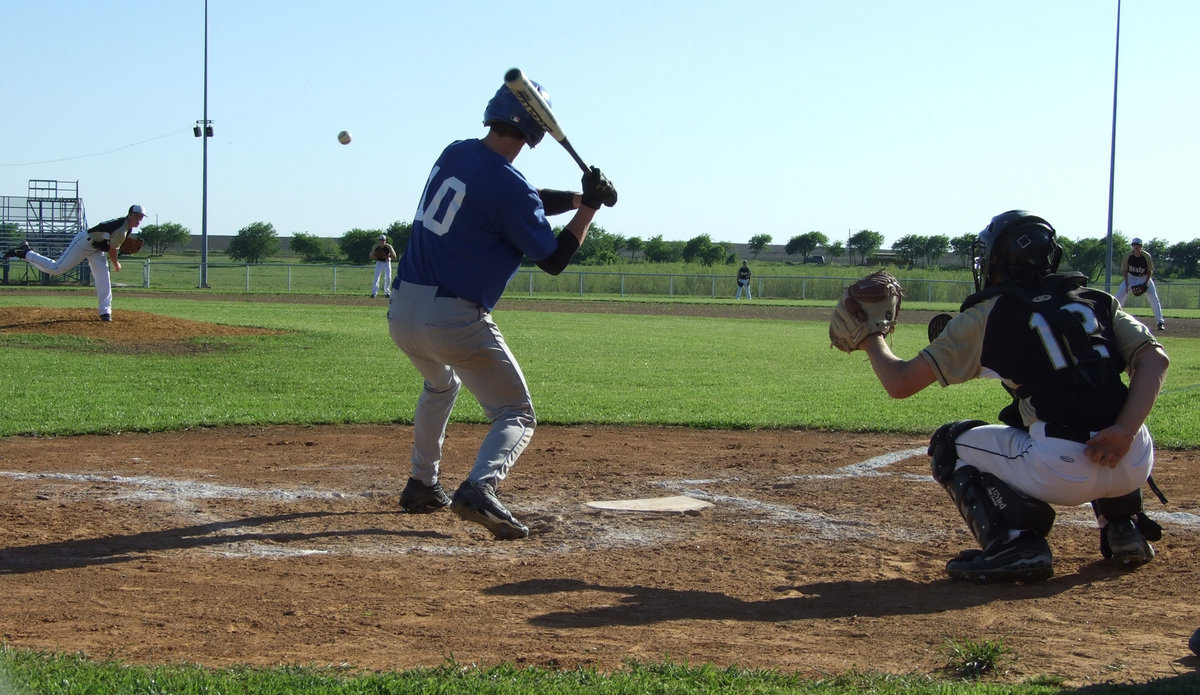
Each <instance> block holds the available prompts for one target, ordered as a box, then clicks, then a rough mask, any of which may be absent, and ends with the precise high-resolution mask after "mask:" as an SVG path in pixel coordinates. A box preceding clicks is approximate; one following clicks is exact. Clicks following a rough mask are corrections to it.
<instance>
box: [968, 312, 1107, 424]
mask: <svg viewBox="0 0 1200 695" xmlns="http://www.w3.org/2000/svg"><path fill="white" fill-rule="evenodd" d="M1113 301H1114V300H1113V297H1112V296H1111V295H1108V294H1106V293H1104V292H1099V291H1097V290H1089V289H1076V290H1073V291H1071V292H1067V293H1063V292H1061V291H1060V292H1053V291H1051V292H1044V293H1040V294H1038V293H1035V294H1033V295H1032V296H1030V297H1028V298H1020V297H1018V296H1016V295H1011V294H1002V295H1001V296H1000V297H999V298H998V299H997V300H996V303H995V305H994V306H993V307H992V310H991V311H990V312H988V318H987V328H986V330H985V331H984V339H983V350H982V353H981V355H980V362H981V364H982V365H983V367H984V368H986V369H991V370H992V371H994V372H996V373H997V374H999V375H1000V376H1001V377H1002V378H1004V379H1005V380H1006V381H1008V382H1009V383H1011V384H1015V385H1018V388H1017V389H1016V393H1017V396H1018V397H1020V398H1028V399H1029V405H1030V406H1032V408H1033V410H1034V412H1035V413H1036V416H1037V418H1038V419H1039V420H1044V421H1046V422H1053V423H1058V424H1063V425H1071V426H1074V427H1080V428H1084V429H1088V430H1098V429H1102V428H1104V427H1107V426H1108V425H1111V424H1112V423H1113V422H1114V421H1115V420H1116V417H1117V413H1118V412H1120V410H1121V406H1122V405H1124V404H1125V393H1126V389H1125V385H1124V383H1122V381H1121V378H1120V372H1121V371H1122V370H1123V369H1124V367H1125V364H1124V361H1123V360H1122V359H1121V356H1120V353H1119V352H1118V350H1117V348H1116V338H1115V335H1114V332H1113V325H1112V315H1113V306H1112V302H1113Z"/></svg>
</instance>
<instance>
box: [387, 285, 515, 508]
mask: <svg viewBox="0 0 1200 695" xmlns="http://www.w3.org/2000/svg"><path fill="white" fill-rule="evenodd" d="M388 329H389V331H390V332H391V335H392V341H393V342H395V343H396V347H398V348H400V349H401V350H403V351H404V354H405V355H407V356H408V359H409V360H410V361H411V362H412V364H413V366H414V367H416V368H417V371H418V372H420V374H421V376H422V377H424V379H425V388H424V390H423V391H422V392H421V396H420V397H419V398H418V399H417V409H416V412H415V413H414V415H413V450H412V477H414V478H416V479H417V480H419V481H421V482H422V483H424V484H426V485H433V484H434V483H436V482H437V481H438V475H439V472H440V469H441V462H442V443H443V442H444V441H445V438H446V423H447V422H449V420H450V411H451V410H452V409H453V408H454V401H455V399H456V398H457V397H458V390H459V386H460V385H465V386H466V387H467V389H468V390H469V391H470V392H471V393H472V394H473V395H474V396H475V399H476V400H478V401H479V405H480V406H482V408H483V412H484V415H486V416H487V418H488V420H490V421H491V423H492V428H491V430H490V431H489V432H488V434H487V436H485V437H484V439H483V443H482V444H481V445H480V447H479V452H478V453H477V454H476V457H475V463H474V465H473V466H472V467H471V472H470V474H469V475H468V478H469V479H470V480H473V481H475V482H480V483H488V482H494V483H496V484H497V485H498V484H499V483H500V481H502V480H504V478H505V476H507V475H508V471H509V469H511V468H512V466H513V464H514V463H516V460H517V458H518V457H519V456H520V455H521V452H523V451H524V450H525V447H526V446H528V445H529V440H530V438H531V437H532V436H533V430H534V426H535V424H536V417H535V416H534V412H533V401H532V399H531V398H530V395H529V387H528V386H527V385H526V383H525V375H524V374H522V373H521V367H520V366H519V365H518V364H517V360H516V358H514V357H513V354H512V352H511V351H510V350H509V349H508V345H507V344H506V343H505V342H504V336H502V335H500V329H499V328H497V327H496V324H495V322H493V321H492V315H491V313H490V312H489V311H488V310H487V309H485V308H483V307H482V306H479V305H478V304H475V303H474V302H469V301H466V300H464V299H456V298H454V297H439V296H437V288H436V287H430V286H427V285H414V284H412V283H409V282H401V283H400V286H399V288H398V289H397V290H396V291H395V292H392V299H391V301H390V302H389V303H388Z"/></svg>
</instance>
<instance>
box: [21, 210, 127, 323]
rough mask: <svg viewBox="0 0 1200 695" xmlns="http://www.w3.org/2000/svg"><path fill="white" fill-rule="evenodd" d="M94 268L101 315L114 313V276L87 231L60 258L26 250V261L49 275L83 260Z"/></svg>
mask: <svg viewBox="0 0 1200 695" xmlns="http://www.w3.org/2000/svg"><path fill="white" fill-rule="evenodd" d="M85 260H86V261H87V262H88V267H90V268H91V269H92V280H93V281H94V282H95V283H96V299H97V300H98V307H97V308H98V309H99V313H100V315H101V316H103V315H105V314H111V313H112V278H111V277H110V276H109V274H108V259H107V258H106V257H105V255H104V252H103V251H101V250H100V249H97V248H96V247H95V246H92V242H91V240H90V239H88V235H87V232H86V231H81V232H79V233H78V234H76V235H75V238H74V239H72V240H71V243H70V244H68V245H67V249H66V250H65V251H63V253H62V255H61V256H59V257H58V260H57V261H55V260H51V259H49V258H46V257H45V256H43V255H42V254H40V253H35V252H33V251H26V252H25V262H26V263H28V264H29V265H32V266H33V267H34V268H37V269H38V270H40V271H42V272H43V273H46V274H47V275H62V274H63V273H65V272H67V271H68V270H70V269H71V268H74V267H75V266H77V265H79V264H80V263H82V262H83V261H85Z"/></svg>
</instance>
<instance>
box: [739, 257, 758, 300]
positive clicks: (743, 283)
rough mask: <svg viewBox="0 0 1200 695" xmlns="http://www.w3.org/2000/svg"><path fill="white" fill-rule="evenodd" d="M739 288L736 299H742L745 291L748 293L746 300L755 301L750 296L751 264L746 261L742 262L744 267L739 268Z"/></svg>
mask: <svg viewBox="0 0 1200 695" xmlns="http://www.w3.org/2000/svg"><path fill="white" fill-rule="evenodd" d="M737 288H738V290H737V296H736V297H734V299H741V298H742V291H743V290H745V292H746V299H754V297H751V296H750V264H749V263H747V262H746V261H742V267H741V268H738V272H737Z"/></svg>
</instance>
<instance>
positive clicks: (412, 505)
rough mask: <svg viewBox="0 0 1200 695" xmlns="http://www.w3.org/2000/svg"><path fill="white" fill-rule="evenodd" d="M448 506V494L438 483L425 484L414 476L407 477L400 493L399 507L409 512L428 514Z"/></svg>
mask: <svg viewBox="0 0 1200 695" xmlns="http://www.w3.org/2000/svg"><path fill="white" fill-rule="evenodd" d="M449 506H450V496H449V495H447V494H446V491H445V490H443V489H442V486H441V484H440V483H434V484H433V485H426V484H425V483H422V482H421V481H420V480H417V479H416V478H409V479H408V484H407V485H405V486H404V492H401V493H400V507H401V508H402V509H403V510H404V511H406V512H408V513H409V514H430V513H433V512H436V511H437V510H439V509H445V508H446V507H449Z"/></svg>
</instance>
